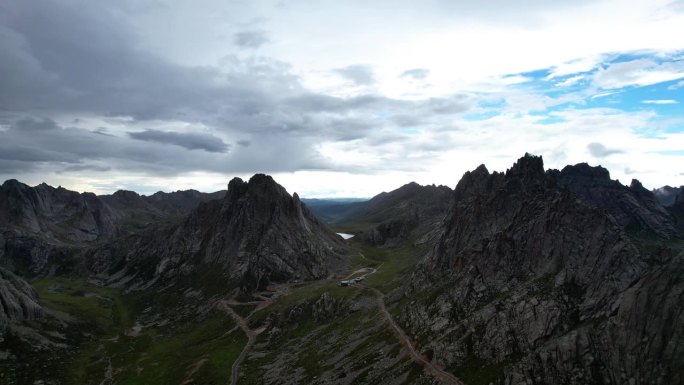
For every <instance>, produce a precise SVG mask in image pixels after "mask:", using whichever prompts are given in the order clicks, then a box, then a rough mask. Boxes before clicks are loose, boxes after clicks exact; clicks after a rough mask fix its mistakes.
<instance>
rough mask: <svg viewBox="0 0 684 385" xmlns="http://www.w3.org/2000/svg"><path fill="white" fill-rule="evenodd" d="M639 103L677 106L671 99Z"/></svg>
mask: <svg viewBox="0 0 684 385" xmlns="http://www.w3.org/2000/svg"><path fill="white" fill-rule="evenodd" d="M641 103H644V104H677V103H679V102H677V101H676V100H672V99H656V100H643V101H642V102H641Z"/></svg>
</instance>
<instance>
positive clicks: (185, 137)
mask: <svg viewBox="0 0 684 385" xmlns="http://www.w3.org/2000/svg"><path fill="white" fill-rule="evenodd" d="M128 136H130V137H131V138H133V139H138V140H145V141H150V142H158V143H164V144H173V145H176V146H181V147H185V148H187V149H188V150H205V151H209V152H228V149H229V146H228V145H227V144H225V143H223V141H222V140H221V139H220V138H218V137H216V136H214V135H207V134H194V133H178V132H170V131H159V130H145V131H140V132H129V133H128Z"/></svg>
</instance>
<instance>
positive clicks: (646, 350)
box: [400, 155, 684, 384]
mask: <svg viewBox="0 0 684 385" xmlns="http://www.w3.org/2000/svg"><path fill="white" fill-rule="evenodd" d="M590 171H592V170H590ZM593 171H597V170H593ZM598 171H601V170H598ZM565 172H566V176H565V177H560V178H559V173H558V172H555V171H551V172H545V171H544V169H543V163H542V159H541V158H540V157H534V156H530V155H526V156H525V157H523V158H521V159H520V160H519V161H518V162H517V163H516V164H515V165H514V166H513V167H512V168H511V169H509V170H508V171H507V172H506V173H493V174H490V173H489V172H488V171H487V169H486V168H485V167H484V166H480V167H479V168H477V169H476V170H474V171H472V172H468V173H466V174H465V175H464V176H463V179H462V180H461V181H460V182H459V184H458V186H457V187H456V190H455V192H454V195H453V203H452V206H451V208H450V210H449V212H448V214H447V218H446V219H445V221H444V223H443V225H442V229H441V234H440V237H439V241H438V242H437V244H436V246H435V248H434V249H433V251H432V252H431V253H429V254H428V255H427V256H426V258H425V259H424V260H423V262H422V264H421V266H420V269H419V271H417V272H416V273H415V274H414V276H413V279H412V280H411V283H410V284H409V285H407V286H408V289H407V290H406V291H405V292H404V296H406V297H407V298H409V299H413V302H412V303H411V306H406V307H405V309H404V310H403V311H402V313H401V316H400V319H401V321H402V322H403V323H404V324H405V325H406V326H407V328H409V330H411V331H412V333H414V335H415V336H416V337H417V339H418V340H421V341H426V342H425V346H424V347H423V348H424V349H425V350H428V351H431V352H433V353H434V360H436V361H438V362H439V363H442V364H444V365H445V366H447V367H448V368H450V369H451V370H452V371H453V372H454V373H456V374H457V375H460V376H461V377H462V378H463V379H464V380H466V382H468V381H467V379H473V378H471V377H469V376H470V375H472V374H473V373H475V372H477V373H478V374H477V375H478V376H482V375H483V373H485V374H486V376H488V377H487V379H486V381H490V382H492V383H507V384H522V383H556V384H592V383H601V384H618V383H624V382H630V381H634V382H635V383H644V384H645V383H666V384H678V383H680V382H681V381H682V380H684V377H683V373H682V369H681V365H678V364H677V363H681V362H684V350H683V348H682V347H681V343H679V342H678V341H681V337H682V332H681V330H684V305H683V304H682V303H681V300H678V298H681V297H680V296H681V293H682V290H683V289H684V282H683V281H682V279H681V278H682V270H681V269H682V258H683V257H682V254H680V252H679V251H678V250H672V249H669V248H667V247H661V248H659V249H657V250H654V251H653V252H652V253H651V254H649V255H642V252H641V251H639V250H638V249H637V248H636V247H635V246H634V245H633V243H632V241H631V239H630V238H629V237H628V236H627V234H626V233H625V232H624V231H623V226H624V224H623V223H621V222H620V221H619V219H618V218H622V217H620V216H619V215H617V214H615V213H625V212H626V213H628V214H629V215H630V218H642V219H643V218H644V215H641V216H639V215H640V212H639V211H638V210H637V211H629V210H627V209H624V207H634V206H630V205H626V206H620V205H617V206H609V207H602V203H601V202H606V203H608V200H609V198H608V197H609V196H614V195H612V194H615V190H618V191H620V188H619V187H616V186H608V187H605V186H601V185H600V184H599V186H598V189H597V190H592V188H588V187H586V188H585V186H586V185H587V180H581V179H578V178H575V179H574V180H573V181H572V182H570V181H569V180H570V179H569V178H568V177H567V175H568V170H566V171H565ZM561 173H562V172H561ZM583 178H584V177H583ZM588 178H589V180H592V181H593V180H595V178H596V177H595V176H589V177H588ZM599 180H601V181H604V180H605V179H604V176H600V178H599ZM569 184H579V185H580V187H579V188H578V187H577V186H575V187H570V186H569ZM591 186H593V187H596V185H591ZM625 189H628V190H629V191H626V192H625V191H621V192H620V194H625V195H622V196H627V197H633V198H634V199H635V200H636V201H637V203H639V204H640V205H641V203H643V202H644V201H646V202H649V201H648V199H645V198H644V197H643V196H641V197H640V199H641V200H639V199H637V198H639V197H636V198H635V195H639V194H640V191H639V189H638V186H632V187H630V188H625ZM597 191H598V192H600V193H597ZM594 193H595V195H593V194H594ZM602 194H605V195H602ZM597 196H598V198H597ZM651 196H652V195H651ZM599 198H601V199H599ZM625 201H626V202H629V203H630V204H631V203H633V201H632V200H631V199H626V198H625ZM611 204H612V202H611ZM611 207H612V208H611ZM639 207H643V206H639ZM617 209H621V210H617ZM659 212H660V211H659V210H658V209H656V213H659ZM616 216H617V218H616ZM668 218H669V216H668ZM637 223H638V225H639V226H643V227H642V228H646V229H649V230H654V227H652V226H653V223H654V222H652V221H646V220H644V221H639V222H637ZM654 231H655V230H654ZM674 231H675V230H674V227H673V228H672V229H671V230H670V229H669V230H668V231H667V232H666V234H667V237H668V238H669V237H671V236H672V235H673V232H674ZM663 239H667V238H663ZM647 261H648V263H647ZM677 301H679V302H677ZM657 306H666V307H667V308H666V310H665V311H661V312H656V311H655V309H656V308H657ZM478 378H479V380H482V377H478ZM479 380H478V381H479ZM486 381H485V382H483V383H487V382H486Z"/></svg>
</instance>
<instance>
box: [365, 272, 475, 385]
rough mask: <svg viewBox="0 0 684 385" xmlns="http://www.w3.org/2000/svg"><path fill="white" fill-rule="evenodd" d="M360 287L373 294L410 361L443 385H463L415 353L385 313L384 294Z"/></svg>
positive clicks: (407, 339)
mask: <svg viewBox="0 0 684 385" xmlns="http://www.w3.org/2000/svg"><path fill="white" fill-rule="evenodd" d="M359 286H361V287H364V288H366V289H369V290H370V291H372V292H373V294H375V299H376V301H377V303H378V308H379V309H380V312H382V314H384V315H385V319H386V320H387V322H388V323H389V324H390V326H391V327H392V330H393V331H394V335H395V336H396V337H397V339H398V340H399V341H400V342H401V344H402V345H403V346H404V348H406V351H408V353H409V355H410V356H411V359H412V360H413V361H414V362H415V363H417V364H419V365H421V366H422V367H423V370H425V372H426V373H428V374H430V375H431V376H433V377H435V378H436V379H438V380H439V381H441V382H442V383H444V384H449V385H465V383H464V382H463V381H461V380H460V379H458V378H457V377H456V376H454V375H453V374H451V373H449V372H446V371H444V370H443V369H442V368H440V367H438V366H437V365H435V364H433V363H432V362H430V361H429V360H428V359H427V358H425V356H423V355H422V354H420V353H419V352H418V351H416V349H415V347H414V346H413V343H411V339H410V338H409V337H408V336H407V335H406V332H404V329H402V328H401V327H399V325H397V323H396V322H395V321H394V319H393V318H392V315H391V314H390V313H389V311H387V308H386V307H385V294H383V293H382V292H381V291H380V290H378V289H376V288H373V287H369V286H365V285H359Z"/></svg>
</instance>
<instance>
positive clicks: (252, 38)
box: [233, 31, 270, 48]
mask: <svg viewBox="0 0 684 385" xmlns="http://www.w3.org/2000/svg"><path fill="white" fill-rule="evenodd" d="M269 41H270V39H269V37H268V33H267V32H266V31H243V32H238V33H236V34H235V35H233V44H235V45H236V46H238V47H242V48H259V47H261V46H262V45H264V44H266V43H268V42H269Z"/></svg>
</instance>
